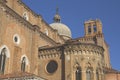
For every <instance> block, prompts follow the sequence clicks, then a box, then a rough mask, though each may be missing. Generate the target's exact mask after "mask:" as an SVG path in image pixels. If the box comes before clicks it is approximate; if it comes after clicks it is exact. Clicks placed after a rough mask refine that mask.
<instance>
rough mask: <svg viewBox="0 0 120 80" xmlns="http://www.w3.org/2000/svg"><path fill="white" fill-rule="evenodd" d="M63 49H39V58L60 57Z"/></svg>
mask: <svg viewBox="0 0 120 80" xmlns="http://www.w3.org/2000/svg"><path fill="white" fill-rule="evenodd" d="M61 51H62V50H61V47H55V48H49V49H42V48H39V53H38V57H39V58H52V57H60V55H61V54H62V52H61Z"/></svg>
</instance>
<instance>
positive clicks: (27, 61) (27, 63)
mask: <svg viewBox="0 0 120 80" xmlns="http://www.w3.org/2000/svg"><path fill="white" fill-rule="evenodd" d="M23 57H25V58H26V65H29V60H28V57H27V56H26V55H25V54H24V55H22V56H21V60H20V62H22V59H23Z"/></svg>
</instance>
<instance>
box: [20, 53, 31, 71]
mask: <svg viewBox="0 0 120 80" xmlns="http://www.w3.org/2000/svg"><path fill="white" fill-rule="evenodd" d="M28 64H29V61H28V58H27V56H26V55H23V56H22V57H21V71H22V72H25V71H26V66H27V65H28Z"/></svg>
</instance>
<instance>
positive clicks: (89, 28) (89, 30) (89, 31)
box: [88, 26, 91, 34]
mask: <svg viewBox="0 0 120 80" xmlns="http://www.w3.org/2000/svg"><path fill="white" fill-rule="evenodd" d="M88 34H91V26H88Z"/></svg>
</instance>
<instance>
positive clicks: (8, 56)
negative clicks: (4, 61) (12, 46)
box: [0, 45, 10, 58]
mask: <svg viewBox="0 0 120 80" xmlns="http://www.w3.org/2000/svg"><path fill="white" fill-rule="evenodd" d="M3 48H6V49H7V53H6V56H7V58H10V50H9V48H8V47H7V46H6V45H3V46H1V47H0V54H1V51H2V49H3Z"/></svg>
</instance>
